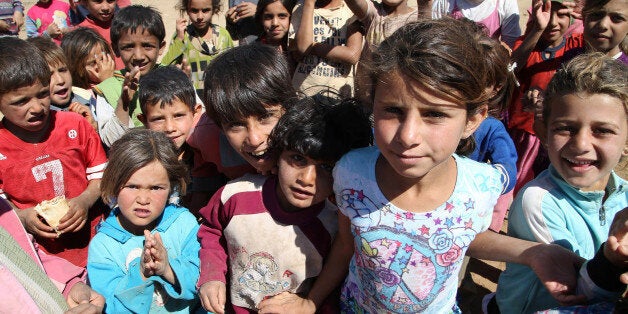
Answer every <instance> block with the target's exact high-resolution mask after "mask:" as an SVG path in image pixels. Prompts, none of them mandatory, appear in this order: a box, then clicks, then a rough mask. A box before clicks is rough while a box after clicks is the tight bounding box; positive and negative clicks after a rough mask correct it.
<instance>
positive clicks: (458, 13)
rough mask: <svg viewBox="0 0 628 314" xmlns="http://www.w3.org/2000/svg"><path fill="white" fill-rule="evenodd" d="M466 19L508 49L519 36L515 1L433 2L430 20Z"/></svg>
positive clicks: (442, 0) (462, 0) (517, 11)
mask: <svg viewBox="0 0 628 314" xmlns="http://www.w3.org/2000/svg"><path fill="white" fill-rule="evenodd" d="M446 15H449V16H451V17H453V18H456V19H461V18H467V19H470V20H472V21H475V22H476V23H479V24H482V25H484V27H486V32H487V35H489V36H490V37H493V38H495V39H498V40H501V41H503V42H505V43H506V44H507V45H508V46H509V47H510V48H513V47H514V44H515V41H516V40H517V38H519V36H521V27H520V26H519V18H520V15H519V5H518V4H517V0H434V2H433V4H432V18H435V19H437V18H441V17H443V16H446Z"/></svg>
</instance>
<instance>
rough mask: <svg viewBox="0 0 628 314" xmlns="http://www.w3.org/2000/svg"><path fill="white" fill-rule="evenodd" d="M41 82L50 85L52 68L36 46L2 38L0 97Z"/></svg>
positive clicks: (0, 42) (7, 37)
mask: <svg viewBox="0 0 628 314" xmlns="http://www.w3.org/2000/svg"><path fill="white" fill-rule="evenodd" d="M37 81H39V82H40V83H41V84H42V85H43V86H48V85H50V68H49V67H48V63H47V62H46V60H45V59H44V57H43V56H42V55H41V53H40V52H39V49H37V47H35V45H33V44H31V43H29V42H26V41H24V40H21V39H19V38H16V37H11V36H0V96H2V95H4V94H5V93H7V92H9V91H12V90H15V89H18V88H20V87H25V86H30V85H33V84H35V82H37Z"/></svg>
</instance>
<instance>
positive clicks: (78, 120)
mask: <svg viewBox="0 0 628 314" xmlns="http://www.w3.org/2000/svg"><path fill="white" fill-rule="evenodd" d="M50 124H51V125H50V131H49V134H48V136H47V137H46V138H45V139H44V140H43V141H42V142H41V143H36V144H32V143H26V142H24V141H22V140H20V139H19V138H17V137H16V136H15V135H13V133H11V132H9V131H8V130H7V129H6V128H5V127H4V124H3V123H2V122H0V193H2V195H3V196H5V197H6V198H8V199H9V200H10V201H11V202H13V204H15V206H17V207H18V208H20V209H24V208H29V207H33V206H35V205H37V204H38V203H40V202H41V201H43V200H49V199H52V198H54V197H56V196H60V195H65V197H66V198H74V197H76V196H78V195H80V194H81V193H83V191H85V188H87V185H88V183H89V180H92V179H100V178H101V177H102V173H103V170H104V169H105V166H106V165H107V156H106V155H105V151H104V150H103V148H102V145H101V143H100V138H99V137H98V134H96V131H94V129H93V128H92V126H91V125H90V124H89V123H88V122H87V120H85V118H83V117H81V116H80V115H78V114H76V113H72V112H57V111H50ZM101 214H102V208H99V207H97V206H94V207H92V208H91V209H90V210H89V218H88V219H89V220H90V222H91V223H86V224H85V227H83V229H82V230H80V231H78V232H75V233H72V234H63V235H61V237H60V238H59V239H37V242H39V244H40V245H42V246H43V247H44V248H45V249H46V251H48V252H49V253H52V254H55V255H58V256H60V257H63V258H65V259H67V260H69V261H70V262H72V263H74V264H76V265H78V266H85V263H86V261H87V244H88V243H89V239H91V237H92V236H93V235H94V234H95V232H94V231H93V228H91V227H92V225H95V224H97V223H98V221H99V218H100V215H101ZM90 229H92V230H90Z"/></svg>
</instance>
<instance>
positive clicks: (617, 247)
mask: <svg viewBox="0 0 628 314" xmlns="http://www.w3.org/2000/svg"><path fill="white" fill-rule="evenodd" d="M604 256H605V257H606V258H607V259H608V260H609V261H610V262H611V263H613V264H614V265H615V266H617V267H622V268H625V269H628V207H626V208H624V209H622V210H621V211H619V212H618V213H617V214H615V218H613V223H612V224H611V229H610V231H609V232H608V239H607V240H606V244H605V245H604Z"/></svg>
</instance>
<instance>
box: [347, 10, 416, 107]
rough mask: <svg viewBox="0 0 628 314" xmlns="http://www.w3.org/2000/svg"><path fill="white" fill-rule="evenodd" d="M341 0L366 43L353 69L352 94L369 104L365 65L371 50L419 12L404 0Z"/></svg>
mask: <svg viewBox="0 0 628 314" xmlns="http://www.w3.org/2000/svg"><path fill="white" fill-rule="evenodd" d="M345 3H346V4H347V6H348V7H349V9H351V11H352V12H353V13H354V14H355V16H356V17H357V18H358V20H359V21H360V22H361V23H362V24H363V25H364V29H365V40H366V45H365V47H364V49H363V50H362V56H361V57H360V61H361V62H359V63H358V65H357V69H356V74H355V95H356V97H357V98H358V99H360V100H361V101H362V102H363V103H364V104H365V105H366V106H367V107H370V105H371V104H372V102H373V95H372V94H373V91H372V87H373V82H371V77H370V70H369V69H368V64H369V62H370V60H371V53H372V52H373V51H374V50H375V49H377V46H379V44H381V43H382V41H384V39H386V38H387V37H388V36H390V35H392V33H394V32H395V31H396V30H397V29H398V28H399V27H401V26H403V25H405V24H408V23H410V22H413V21H416V20H417V18H418V16H419V15H420V13H418V12H417V9H415V8H411V7H409V6H408V1H407V0H402V1H383V2H381V3H379V2H375V1H371V0H347V1H345Z"/></svg>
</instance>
